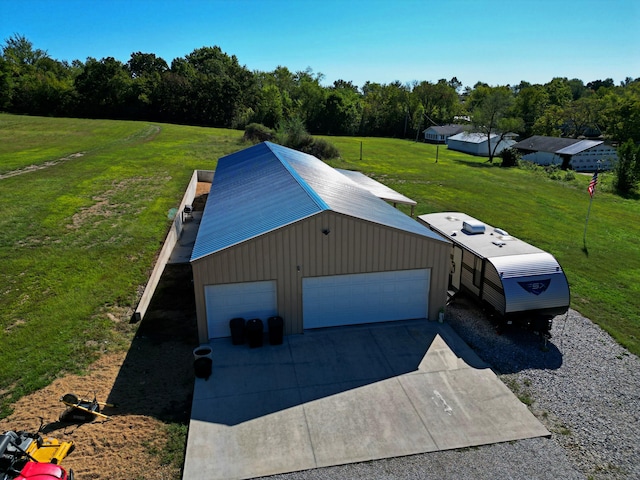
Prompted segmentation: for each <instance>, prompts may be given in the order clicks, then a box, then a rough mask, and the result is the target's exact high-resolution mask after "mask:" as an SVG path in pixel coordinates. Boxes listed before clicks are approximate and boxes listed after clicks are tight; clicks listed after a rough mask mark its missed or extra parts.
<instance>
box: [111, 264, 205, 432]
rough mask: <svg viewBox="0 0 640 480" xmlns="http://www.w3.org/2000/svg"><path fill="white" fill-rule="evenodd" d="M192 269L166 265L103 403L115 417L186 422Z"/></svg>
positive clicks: (193, 331)
mask: <svg viewBox="0 0 640 480" xmlns="http://www.w3.org/2000/svg"><path fill="white" fill-rule="evenodd" d="M192 278H193V277H192V272H191V265H167V266H166V267H165V270H164V272H163V274H162V278H161V279H160V282H159V284H158V287H157V289H156V291H155V294H154V296H153V298H152V300H151V303H150V305H149V308H148V310H147V313H146V315H145V317H144V318H143V320H142V321H141V322H140V325H139V326H138V331H137V333H136V336H135V338H134V340H133V341H132V343H131V347H130V348H129V351H128V352H127V356H126V358H125V361H124V363H123V364H122V367H121V369H120V372H119V373H118V376H117V378H116V381H115V383H114V386H113V389H112V391H111V393H110V394H109V397H108V399H107V402H108V403H114V404H118V408H117V414H135V415H144V416H151V417H154V418H157V419H159V420H161V421H163V422H180V423H187V422H188V421H189V418H190V411H191V398H192V392H193V382H194V374H193V353H192V352H193V349H194V347H195V346H196V345H197V342H198V338H197V325H196V318H195V300H194V295H193V283H192Z"/></svg>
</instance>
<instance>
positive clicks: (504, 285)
mask: <svg viewBox="0 0 640 480" xmlns="http://www.w3.org/2000/svg"><path fill="white" fill-rule="evenodd" d="M418 219H419V220H420V221H421V222H422V223H424V224H425V225H427V226H428V227H429V228H430V229H431V230H433V231H434V232H436V233H439V234H440V235H442V236H443V237H445V238H447V239H449V240H451V241H452V242H453V250H452V252H451V273H450V278H449V284H450V285H449V288H450V289H452V290H453V291H454V292H457V291H461V290H462V291H466V292H468V293H470V294H471V295H473V296H474V297H476V298H477V299H479V300H480V301H481V302H482V303H483V304H484V305H485V306H488V307H490V308H491V309H492V310H493V311H494V312H495V313H496V314H497V315H498V317H499V318H501V319H503V321H504V322H506V323H509V324H510V323H513V322H518V323H521V322H522V323H525V324H527V325H529V326H530V327H532V329H533V330H535V331H538V332H541V333H543V334H545V335H548V333H549V330H550V329H551V322H552V320H553V317H554V316H556V315H562V314H564V313H566V311H567V310H568V308H569V284H568V282H567V277H566V276H565V274H564V272H563V271H562V267H561V266H560V264H559V263H558V261H557V260H556V259H555V258H554V257H553V255H551V254H549V253H547V252H545V251H543V250H541V249H539V248H537V247H534V246H533V245H530V244H528V243H526V242H523V241H522V240H519V239H517V238H515V237H512V236H511V235H509V234H508V233H507V232H506V231H504V230H502V229H500V228H494V227H492V226H490V225H486V224H485V223H483V222H481V221H478V220H476V219H475V218H473V217H470V216H469V215H466V214H464V213H459V212H443V213H432V214H427V215H421V216H419V217H418Z"/></svg>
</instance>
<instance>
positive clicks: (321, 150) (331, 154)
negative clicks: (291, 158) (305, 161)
mask: <svg viewBox="0 0 640 480" xmlns="http://www.w3.org/2000/svg"><path fill="white" fill-rule="evenodd" d="M300 150H301V151H302V152H305V153H308V154H310V155H313V156H314V157H318V158H319V159H320V160H328V159H330V158H338V157H339V156H340V151H339V150H338V149H337V148H336V146H335V145H334V144H333V143H331V142H328V141H327V140H325V139H324V138H312V139H311V142H310V143H309V144H308V145H305V146H303V147H302V148H301V149H300Z"/></svg>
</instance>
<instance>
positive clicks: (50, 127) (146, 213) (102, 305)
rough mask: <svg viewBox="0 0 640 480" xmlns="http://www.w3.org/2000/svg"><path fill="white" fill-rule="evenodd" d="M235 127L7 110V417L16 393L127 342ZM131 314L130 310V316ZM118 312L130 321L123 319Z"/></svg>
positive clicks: (0, 198) (2, 301) (3, 282)
mask: <svg viewBox="0 0 640 480" xmlns="http://www.w3.org/2000/svg"><path fill="white" fill-rule="evenodd" d="M240 136H241V134H240V133H239V132H233V131H222V130H213V129H203V128H193V127H177V126H171V125H157V126H154V125H150V124H146V123H136V122H109V121H93V120H69V119H43V118H30V117H12V116H8V115H0V172H3V173H6V172H8V171H12V170H15V169H19V168H22V167H25V166H28V165H42V164H44V163H46V162H51V161H57V160H58V159H60V158H62V157H67V156H69V155H70V154H72V153H77V152H84V155H83V156H82V157H77V158H72V159H69V160H66V161H61V162H59V163H57V164H55V165H53V166H50V167H48V168H45V169H42V170H36V171H32V172H29V173H25V174H22V175H19V176H14V177H10V178H5V179H2V180H0V209H1V211H2V212H3V215H2V216H0V265H2V267H1V268H0V329H1V331H2V346H1V348H0V365H2V368H1V369H0V392H1V393H2V398H1V400H0V402H1V403H0V415H2V416H4V415H6V413H7V412H8V405H9V403H10V402H11V400H12V399H15V398H17V397H18V396H21V395H23V394H26V393H28V392H30V391H33V390H34V389H37V388H40V387H42V386H43V385H46V384H48V383H49V382H50V381H51V380H52V379H53V378H55V376H56V375H59V374H60V373H61V372H64V371H78V370H80V369H82V368H83V367H84V366H85V365H86V364H87V363H88V362H89V361H90V360H91V359H93V358H95V356H96V355H98V354H99V353H100V352H101V351H104V350H108V349H110V348H121V347H122V346H126V341H127V338H128V337H127V335H130V333H131V329H132V327H129V326H128V325H127V322H126V320H128V319H124V321H122V320H123V319H122V317H123V316H126V313H127V308H130V307H131V306H132V305H135V302H136V295H137V294H138V292H139V287H140V285H144V283H145V282H146V279H147V277H148V274H149V273H150V269H151V268H152V266H153V258H154V256H155V255H156V253H157V252H158V249H159V248H160V245H161V243H162V241H163V239H164V236H165V234H166V230H167V228H168V226H169V219H168V215H167V214H168V211H169V210H170V209H171V208H172V207H175V206H176V205H177V203H178V202H179V200H180V199H181V197H182V195H183V194H184V188H185V187H186V185H187V183H188V181H189V179H190V177H191V174H192V172H193V170H194V169H195V168H214V167H215V163H216V159H217V158H218V157H219V156H221V155H223V154H226V153H229V152H231V151H235V150H237V149H238V148H241V146H240V145H239V143H238V140H239V138H240ZM129 313H130V312H129ZM113 318H119V319H120V320H121V321H119V322H114V321H113Z"/></svg>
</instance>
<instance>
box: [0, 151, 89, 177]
mask: <svg viewBox="0 0 640 480" xmlns="http://www.w3.org/2000/svg"><path fill="white" fill-rule="evenodd" d="M82 156H84V152H77V153H72V154H71V155H67V156H66V157H62V158H58V159H57V160H51V161H49V162H44V163H41V164H39V165H29V166H28V167H24V168H19V169H17V170H13V171H11V172H7V173H4V174H2V175H0V180H2V179H5V178H9V177H17V176H18V175H23V174H25V173H30V172H35V171H37V170H44V169H45V168H49V167H53V166H54V165H58V164H59V163H62V162H66V161H68V160H72V159H74V158H79V157H82Z"/></svg>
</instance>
